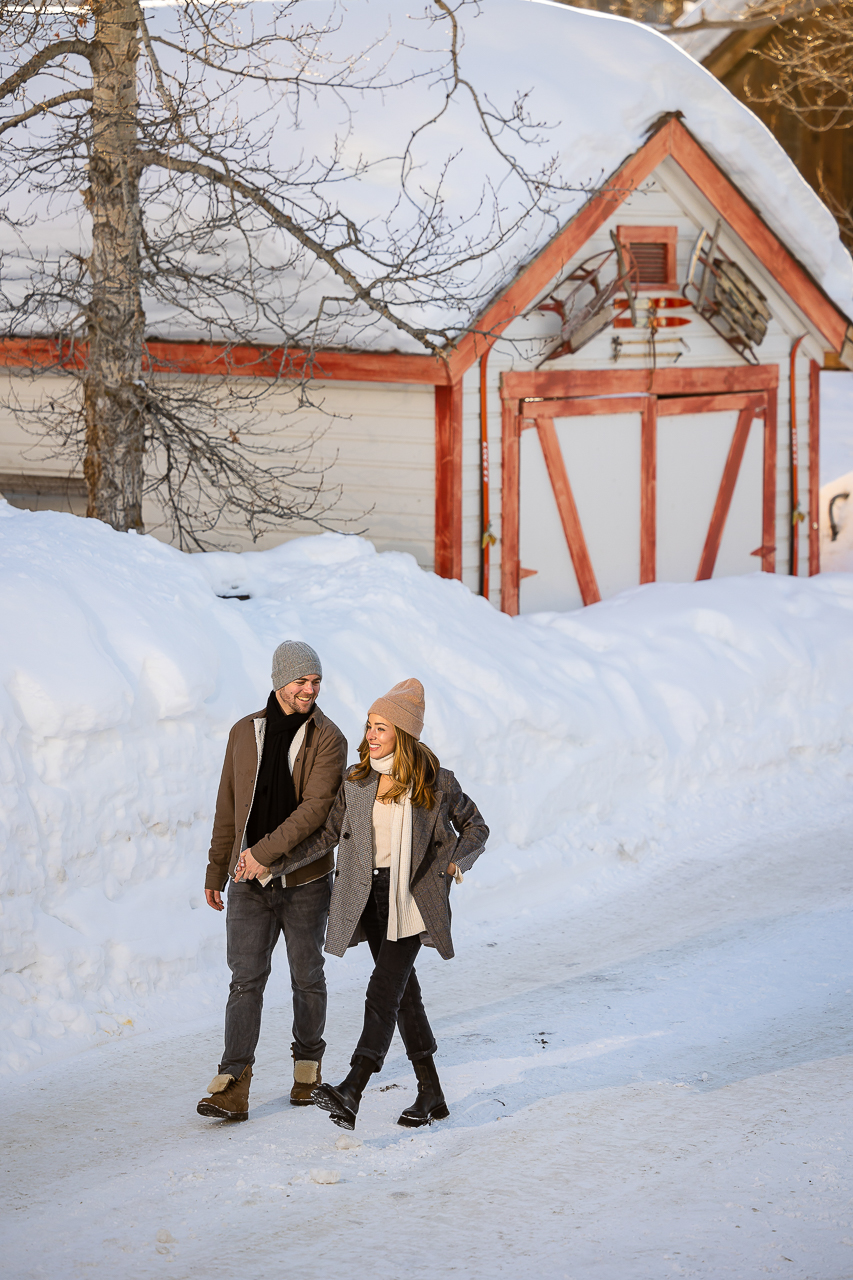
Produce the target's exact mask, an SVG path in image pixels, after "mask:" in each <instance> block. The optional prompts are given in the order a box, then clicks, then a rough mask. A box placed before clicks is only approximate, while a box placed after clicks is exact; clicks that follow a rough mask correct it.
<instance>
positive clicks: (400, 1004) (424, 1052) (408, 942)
mask: <svg viewBox="0 0 853 1280" xmlns="http://www.w3.org/2000/svg"><path fill="white" fill-rule="evenodd" d="M390 888H391V875H390V872H389V871H387V870H384V869H383V870H380V871H374V873H373V884H372V886H371V894H370V897H369V898H368V899H367V905H366V907H365V908H364V911H363V912H362V915H361V927H362V929H363V930H364V932H365V935H366V937H367V943H368V946H369V947H370V951H371V954H372V956H373V960H374V968H373V973H372V974H371V975H370V981H369V982H368V984H367V994H366V996H365V998H364V1027H363V1029H362V1032H361V1038H360V1039H359V1042H358V1045H357V1046H356V1050H355V1053H354V1054H353V1058H356V1057H357V1056H361V1057H362V1058H371V1059H372V1061H373V1062H375V1063H376V1067H375V1070H376V1071H381V1070H382V1064H383V1063H384V1061H385V1055H386V1053H387V1052H388V1049H389V1048H390V1045H391V1039H392V1037H393V1035H394V1027H395V1025H396V1026H397V1027H399V1029H400V1036H401V1037H402V1040H403V1044H404V1045H405V1046H406V1053H407V1054H408V1057H409V1059H410V1060H411V1061H412V1062H417V1061H418V1060H419V1059H420V1058H429V1057H431V1056H432V1054H434V1053H435V1050H436V1043H435V1036H434V1035H433V1034H432V1028H431V1027H430V1025H429V1019H428V1018H427V1016H426V1009H424V1002H423V1000H422V998H421V987H420V983H419V982H418V976H417V974H416V973H415V960H416V958H417V954H418V952H419V951H420V949H421V942H420V938H419V937H418V935H417V934H415V935H414V936H413V937H411V938H401V939H400V940H399V942H389V941H388V937H387V934H388V896H389V891H390Z"/></svg>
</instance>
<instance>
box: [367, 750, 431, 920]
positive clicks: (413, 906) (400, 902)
mask: <svg viewBox="0 0 853 1280" xmlns="http://www.w3.org/2000/svg"><path fill="white" fill-rule="evenodd" d="M393 763H394V755H393V752H392V754H391V755H387V756H385V757H384V758H383V759H382V760H374V759H373V757H372V756H371V757H370V767H371V769H375V770H376V772H377V773H384V774H390V773H391V766H392V765H393ZM379 803H381V801H380V802H379ZM411 878H412V789H411V787H410V788H409V790H408V791H407V792H406V794H405V795H404V796H403V797H402V801H401V802H400V803H395V804H394V806H393V814H392V819H391V885H390V892H389V894H388V934H387V937H388V941H389V942H397V941H398V940H399V939H400V938H410V937H411V936H412V935H413V934H415V933H423V932H424V930H425V928H426V926H425V925H424V922H423V919H422V917H421V913H420V911H418V907H417V903H416V902H415V900H414V898H413V897H412V895H411V892H410V890H409V881H410V880H411Z"/></svg>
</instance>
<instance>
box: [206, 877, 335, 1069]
mask: <svg viewBox="0 0 853 1280" xmlns="http://www.w3.org/2000/svg"><path fill="white" fill-rule="evenodd" d="M331 881H332V878H331V876H323V878H322V880H314V881H313V882H312V883H311V884H302V885H299V886H298V887H297V888H295V889H285V888H284V886H283V885H282V882H281V879H280V877H278V876H277V877H276V878H275V880H273V881H271V882H270V884H268V885H267V886H266V888H264V887H263V886H261V885H260V884H258V882H257V880H244V881H240V883H239V884H237V883H236V882H235V881H233V880H232V881H230V883H229V885H228V899H227V912H226V929H225V931H226V936H227V940H228V968H229V969H230V970H231V987H230V991H229V994H228V1004H227V1006H226V1009H225V1052H224V1054H223V1056H222V1061H221V1063H220V1064H219V1070H220V1071H223V1072H226V1071H227V1072H231V1074H232V1075H236V1076H239V1075H240V1073H241V1071H242V1070H243V1068H244V1067H245V1066H247V1065H248V1064H249V1063H250V1062H254V1061H255V1047H256V1045H257V1043H258V1036H259V1035H260V1033H261V1010H262V1009H263V1005H264V987H265V986H266V985H267V978H268V977H269V976H270V971H271V969H272V953H273V950H274V949H275V945H276V943H277V942H278V939H279V935H280V934H281V933H284V944H285V946H286V948H287V961H288V964H289V965H290V984H291V987H292V988H293V1044H294V1048H295V1051H296V1056H297V1058H303V1059H311V1060H312V1061H315V1062H316V1061H318V1060H319V1059H320V1058H322V1056H323V1051H324V1049H325V1048H326V1042H325V1040H324V1039H323V1030H324V1028H325V1025H326V978H325V975H324V973H323V940H324V938H325V936H326V921H327V919H328V916H329V897H330V895H331Z"/></svg>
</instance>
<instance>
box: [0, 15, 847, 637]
mask: <svg viewBox="0 0 853 1280" xmlns="http://www.w3.org/2000/svg"><path fill="white" fill-rule="evenodd" d="M523 2H524V0H505V3H504V7H507V5H508V4H511V3H514V4H515V6H516V8H519V7H520V4H521V3H523ZM531 7H532V8H536V9H538V10H545V12H546V13H547V15H548V17H547V21H548V22H550V23H552V24H558V23H569V24H571V23H577V22H580V21H583V22H585V23H589V22H590V21H592V22H599V23H601V24H603V25H602V27H601V30H602V31H603V32H604V33H605V34H606V32H607V26H606V24H607V23H608V22H610V21H615V20H610V19H608V18H606V17H603V16H602V15H597V14H595V15H593V14H587V13H583V14H581V13H578V12H577V11H574V10H567V9H564V8H562V7H560V6H546V5H541V6H539V5H537V6H531ZM625 26H628V27H633V24H622V27H625ZM634 29H635V30H636V31H637V33H638V35H637V39H638V40H639V41H641V42H642V41H648V40H649V39H655V40H657V39H658V37H655V36H653V33H650V32H648V31H647V30H646V29H643V28H639V27H637V28H634ZM667 57H670V58H673V59H681V60H683V61H684V62H685V63H689V62H690V60H689V59H688V58H687V57H686V55H684V54H681V53H680V52H679V51H678V50H676V49H675V48H674V47H672V46H670V51H668V52H667ZM694 73H695V74H696V75H699V76H705V73H704V72H702V71H701V69H699V68H697V67H694V66H693V64H691V73H690V74H691V75H693V74H694ZM688 79H689V77H688ZM706 79H707V82H708V84H707V85H706V84H705V83H704V82H702V84H701V87H702V92H703V93H706V94H710V95H711V98H712V99H713V100H719V101H720V102H721V103H722V104H723V105H724V106H725V105H726V103H725V102H724V99H729V95H728V94H727V91H726V90H725V89H724V88H723V87H722V86H721V85H719V84H718V83H717V82H715V81H713V80H712V79H711V77H706ZM709 86H712V87H709ZM673 94H674V95H675V98H676V100H677V108H678V109H677V110H670V111H667V112H665V113H663V114H661V115H659V116H658V117H657V118H656V119H654V120H650V121H648V122H647V126H648V128H647V136H646V139H645V141H643V142H641V144H640V145H639V146H638V147H635V148H634V149H633V151H631V152H630V153H629V152H622V153H621V154H622V163H621V164H620V165H619V166H618V167H617V168H616V169H615V171H613V172H611V173H610V176H609V178H608V179H607V180H606V181H605V182H604V183H602V184H601V185H600V186H599V189H598V191H597V193H596V194H595V195H593V196H592V197H590V198H589V199H586V200H585V202H583V203H582V204H580V207H579V208H578V209H577V211H576V212H575V213H574V215H573V216H571V217H569V218H568V219H567V221H566V223H565V225H564V226H563V227H562V228H561V229H560V230H559V231H558V233H557V234H556V235H555V236H554V237H553V238H552V239H551V240H550V241H549V242H548V243H546V244H543V245H539V246H534V247H533V251H532V252H531V253H529V254H527V255H526V257H525V259H524V261H523V262H522V263H520V264H519V265H518V267H517V268H516V269H514V270H513V271H512V272H507V273H505V274H506V276H507V278H506V279H505V281H504V284H503V286H502V287H501V288H500V289H499V290H497V291H496V293H495V296H494V298H493V300H492V302H491V304H490V305H489V306H488V308H487V309H486V310H485V311H484V313H483V314H482V315H481V316H480V317H479V319H478V321H477V322H476V324H474V325H473V326H472V327H471V329H470V331H469V332H467V333H466V334H465V335H464V336H463V337H462V338H461V339H460V340H459V341H458V342H457V343H456V345H455V346H454V348H453V349H452V350H450V351H448V353H447V359H446V360H445V361H440V360H436V359H435V358H433V357H432V356H430V355H425V354H419V353H418V352H417V351H415V350H408V351H386V352H383V351H379V350H375V349H373V350H370V351H367V350H364V351H359V350H346V351H344V350H338V351H334V350H330V351H327V352H324V353H322V354H321V356H320V360H319V365H320V369H319V370H318V373H317V381H316V386H315V392H314V394H315V397H316V398H318V399H320V400H321V401H322V405H323V407H322V410H315V411H305V412H303V413H302V414H301V415H299V421H300V423H301V427H300V429H301V430H303V431H304V432H305V433H306V434H307V433H310V432H311V431H312V430H315V429H316V428H317V427H318V426H319V427H320V428H321V430H322V431H323V432H324V434H323V435H322V438H321V439H320V440H319V441H318V443H317V444H316V445H315V447H314V455H313V456H314V459H315V461H316V462H317V463H318V464H322V463H323V462H324V461H325V462H328V463H329V464H330V471H329V476H328V480H329V483H330V484H332V485H334V484H340V485H341V486H342V490H343V496H342V500H341V502H340V503H339V505H338V508H337V514H338V515H339V516H346V517H350V518H352V519H353V520H355V521H356V522H359V521H360V527H361V528H362V529H363V531H364V532H365V534H366V536H368V537H370V538H371V540H372V541H373V542H374V543H375V544H376V545H377V547H378V548H379V549H381V550H385V549H396V550H401V551H408V552H411V553H412V554H413V555H414V556H415V557H416V559H417V560H418V562H419V563H420V564H421V565H422V566H423V567H424V568H425V569H434V570H435V571H436V572H437V573H439V574H441V575H443V576H446V577H452V578H460V579H461V580H462V581H463V582H465V583H466V584H467V585H468V586H469V587H470V588H471V589H472V590H475V591H477V590H482V591H483V592H484V594H487V595H488V597H489V599H490V600H491V601H492V602H493V603H494V604H495V605H496V606H498V607H500V608H502V609H504V610H505V611H507V612H509V613H516V612H530V611H540V610H564V609H572V608H576V607H579V606H580V605H582V604H588V603H592V602H594V601H595V600H597V599H600V598H606V597H608V596H611V595H613V594H614V593H616V592H619V591H621V590H624V589H625V588H628V587H632V586H636V585H638V584H640V583H644V582H650V581H655V580H665V581H676V582H678V581H689V580H693V579H695V578H697V577H710V576H712V575H717V576H719V575H726V574H743V573H749V572H752V571H755V570H756V569H758V568H761V569H764V570H765V571H767V572H777V573H787V572H794V573H798V574H808V573H814V572H816V571H817V570H818V568H819V528H818V522H819V509H818V490H817V481H818V469H817V457H818V448H819V393H818V386H819V380H818V372H819V370H820V369H821V368H822V367H824V365H825V364H826V362H827V361H833V362H835V363H836V364H837V363H838V362H839V361H840V362H842V363H843V364H846V365H849V366H851V367H853V355H852V354H851V353H853V343H851V341H850V337H849V336H848V331H849V320H848V315H847V311H849V310H850V308H849V306H848V307H845V306H844V305H843V297H844V296H846V294H845V293H844V288H845V287H846V286H844V285H843V284H842V286H840V287H839V288H838V289H835V290H834V296H830V292H829V289H828V286H827V279H828V278H829V277H828V270H829V268H827V272H825V273H824V274H823V276H822V277H821V273H820V272H819V271H817V270H816V269H815V268H814V266H813V265H812V264H810V263H809V261H807V260H806V259H807V257H808V255H807V254H806V252H805V251H804V248H803V245H804V243H805V242H806V241H805V240H804V232H803V226H804V225H806V224H807V222H808V217H806V218H805V222H804V217H803V216H802V211H800V213H799V214H798V215H797V217H796V218H795V217H794V216H793V209H792V225H793V226H794V233H792V235H791V236H790V237H789V236H787V235H786V233H785V229H784V224H785V217H784V213H783V212H781V211H780V210H778V209H776V210H775V211H774V210H773V208H772V204H773V201H774V200H776V201H778V200H779V199H780V198H781V196H783V195H784V193H785V190H786V188H785V181H787V179H785V174H786V172H787V171H786V169H785V166H786V165H787V166H788V168H789V170H790V184H791V185H790V190H791V191H792V192H794V194H795V195H796V198H797V199H798V200H801V201H805V202H806V203H805V205H804V207H805V208H806V212H807V214H808V210H809V209H813V211H814V227H815V229H816V234H830V235H831V234H832V233H831V231H828V230H827V228H829V227H831V225H832V224H831V222H830V220H829V217H828V215H826V211H825V210H823V209H822V207H821V206H820V204H819V201H818V200H817V198H816V197H815V196H814V195H813V194H812V193H810V192H809V193H808V195H807V196H805V195H803V194H802V192H800V191H799V189H798V188H797V187H796V185H795V184H797V183H801V180H800V179H799V177H798V175H796V171H795V170H794V169H793V166H792V165H790V162H788V161H787V159H786V158H785V157H784V156H782V154H781V152H779V155H778V156H777V155H776V154H775V152H774V154H773V157H772V159H773V166H775V167H774V172H775V173H776V174H777V175H778V174H779V173H781V174H782V179H781V180H779V181H777V184H776V187H775V188H773V189H770V190H768V194H767V200H766V201H765V202H764V203H762V202H761V201H759V200H757V199H756V197H755V191H756V189H757V187H759V186H760V182H761V181H762V180H763V176H764V175H763V171H762V172H761V173H759V172H758V169H756V174H755V175H753V177H754V178H755V181H754V182H753V181H752V180H751V178H750V174H749V158H750V152H749V148H746V149H744V148H743V147H741V148H740V150H739V151H738V154H737V164H736V165H733V166H732V168H733V169H734V170H735V172H730V171H729V167H728V166H727V165H726V163H725V155H724V152H725V148H724V147H723V148H720V147H715V148H713V151H714V154H712V153H711V149H709V147H708V146H706V145H705V143H704V142H703V139H702V137H700V136H697V133H694V132H693V131H692V130H691V128H690V123H691V101H690V95H689V92H687V91H682V96H681V97H680V98H679V97H678V92H677V91H675V90H674V91H673ZM673 94H670V100H672V98H673ZM731 101H733V100H731ZM736 105H737V104H736ZM726 109H727V110H728V109H729V108H728V106H726ZM737 111H738V112H740V113H742V116H743V118H744V119H746V118H748V117H749V113H748V112H747V111H746V110H745V108H742V107H740V106H739V105H737ZM682 112H683V113H684V116H685V119H684V121H683V122H682V119H681V118H679V117H680V116H681V113H682ZM706 117H707V111H706V112H705V116H704V117H703V118H706ZM750 121H751V123H750V127H751V128H753V132H754V133H755V130H761V129H762V127H761V126H760V125H758V124H757V122H755V121H754V120H752V118H750ZM701 132H702V131H701V130H699V131H698V133H701ZM626 136H628V134H627V133H626ZM755 137H757V138H758V139H759V143H760V138H761V135H759V134H758V133H755ZM766 138H767V142H766V145H767V147H768V148H776V144H775V142H773V140H772V138H770V135H769V134H768V135H766ZM732 145H733V146H734V144H732ZM752 145H753V151H754V153H755V154H759V153H760V145H758V144H756V143H755V141H754V139H753V143H752ZM761 145H763V144H761ZM756 147H757V150H756ZM776 150H777V151H778V148H776ZM780 157H781V158H780ZM759 168H760V166H759ZM750 184H751V185H750ZM802 185H803V186H804V184H802ZM809 201H811V202H812V203H811V204H808V202H809ZM807 229H808V228H807V226H806V230H807ZM617 246H618V248H617ZM836 249H838V250H839V251H840V246H837V245H836V246H835V249H834V250H833V252H834V253H835V258H834V261H835V262H836V263H837V262H838V261H839V257H838V252H836ZM819 256H820V255H818V257H819ZM829 256H831V255H829ZM823 257H824V259H827V255H826V254H824V255H823ZM848 265H849V263H848ZM840 299H841V300H840ZM543 307H544V309H543ZM733 308H734V309H733ZM585 317H586V320H587V323H586V325H585V326H584V325H582V324H581V322H582V321H583V320H584V318H585ZM590 333H592V336H591V337H589V336H588V335H589V334H590ZM584 339H587V340H584ZM25 346H26V344H23V343H21V342H18V345H17V346H16V345H15V342H13V341H11V340H7V341H6V342H5V343H4V344H3V347H2V352H3V355H2V358H3V362H4V364H5V365H6V376H7V377H8V378H9V379H10V382H11V383H12V384H15V385H17V384H18V383H19V382H20V387H19V394H20V397H21V398H22V399H27V397H29V398H30V399H31V398H32V396H33V395H36V396H38V395H42V396H44V395H50V394H51V386H50V379H48V378H46V377H45V378H43V379H41V380H37V381H36V382H35V383H33V382H32V381H26V382H25V380H24V378H23V377H22V375H21V374H20V373H18V372H16V364H18V366H19V367H20V366H23V365H24V364H25V363H27V362H28V361H29V358H30V355H31V351H27V350H25ZM151 356H152V361H154V362H155V365H156V361H157V360H158V358H159V359H161V360H162V361H163V362H164V363H165V362H167V363H168V365H169V367H170V369H172V370H176V369H177V370H178V371H179V372H178V373H174V372H173V373H171V374H170V375H169V376H180V377H185V378H188V379H192V378H204V377H206V376H210V375H211V374H213V373H215V372H221V371H222V369H223V367H224V366H223V356H222V349H221V348H216V347H214V346H210V345H206V344H203V343H194V344H189V343H184V344H181V343H179V342H177V341H176V342H170V341H163V342H161V343H154V344H152V345H151ZM263 360H264V352H263V348H262V347H260V346H259V347H258V348H255V349H245V350H243V351H241V350H237V351H231V352H230V353H229V355H228V363H227V371H228V373H229V375H230V376H233V377H234V378H240V377H257V376H258V374H259V372H261V373H262V372H263V371H264V367H265V366H264V363H263ZM274 367H275V357H274V353H273V354H271V356H270V359H269V369H270V372H271V373H272V370H273V369H274ZM164 376H165V375H164ZM294 394H295V393H294V392H293V391H292V390H291V389H290V388H288V387H287V386H284V385H281V386H279V387H277V388H276V390H275V391H274V393H273V394H272V396H271V397H270V399H269V401H268V410H269V418H268V424H267V425H268V428H269V429H270V431H271V432H272V434H273V435H275V434H276V429H277V425H276V424H277V419H278V418H280V421H281V426H282V431H283V430H284V429H285V424H286V426H287V430H288V431H289V432H290V433H291V434H292V432H293V421H292V418H291V417H290V413H291V410H292V399H293V395H294ZM235 426H236V427H237V428H238V429H239V417H238V416H235ZM0 473H2V474H3V477H4V480H3V482H2V483H3V486H4V488H5V489H6V491H7V493H9V494H10V495H11V494H12V493H18V494H19V495H23V496H19V497H18V498H17V499H16V498H14V497H13V498H12V500H18V501H28V499H27V496H26V494H27V492H29V493H30V498H29V501H30V504H32V494H33V493H35V491H36V489H37V486H38V483H41V484H42V487H43V488H45V489H49V488H50V487H51V485H53V486H54V488H56V487H57V486H58V487H60V488H61V487H62V484H63V483H64V479H63V476H65V475H67V469H66V470H65V471H63V469H62V468H61V467H58V465H57V462H56V459H51V458H49V457H48V456H47V455H46V453H45V452H44V451H43V450H40V447H39V446H36V445H34V444H33V442H32V441H31V440H30V439H28V438H27V437H25V436H24V435H23V434H22V429H21V427H20V426H19V425H17V424H16V423H15V422H14V421H13V419H12V418H11V417H6V418H4V420H3V421H2V423H0ZM39 477H41V481H39ZM16 478H17V480H16ZM13 482H16V483H17V484H18V489H17V490H15V489H14V483H13ZM27 486H29V490H28V488H27ZM42 501H46V502H50V504H51V505H56V501H57V499H56V495H55V494H54V495H53V496H52V497H50V496H48V497H47V498H45V499H42ZM76 501H78V502H79V498H78V499H76ZM364 513H367V514H364ZM146 521H147V524H148V526H149V527H150V528H152V531H156V525H157V513H156V512H155V511H151V512H149V513H146ZM309 531H310V529H309V528H307V527H302V528H300V527H298V526H297V527H291V528H288V529H287V530H283V531H282V533H281V535H280V536H279V537H276V536H274V535H270V536H269V537H268V538H267V539H266V540H265V541H264V542H262V543H261V544H260V545H261V546H263V545H270V543H272V542H276V541H280V540H282V538H285V537H291V536H294V535H296V534H300V533H304V532H309ZM232 533H233V538H234V545H240V540H241V538H243V537H244V534H243V531H242V530H240V529H234V530H233V531H232Z"/></svg>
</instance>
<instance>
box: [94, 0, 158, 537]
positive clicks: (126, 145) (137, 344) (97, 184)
mask: <svg viewBox="0 0 853 1280" xmlns="http://www.w3.org/2000/svg"><path fill="white" fill-rule="evenodd" d="M92 10H93V16H94V18H95V42H94V43H95V52H94V57H93V59H92V64H93V65H92V70H93V81H92V87H93V102H92V150H91V155H90V160H89V186H88V188H87V190H86V192H85V200H86V206H87V208H88V210H89V212H90V214H91V217H92V253H91V257H90V259H89V273H90V276H91V301H90V305H89V314H88V324H87V329H88V341H89V354H88V361H87V369H86V372H85V375H84V379H83V403H84V413H85V419H86V458H85V462H84V465H83V471H84V474H85V476H86V483H87V485H88V489H89V506H88V510H87V512H86V514H87V515H89V516H94V517H96V518H97V519H98V520H104V521H105V522H106V523H107V524H111V525H112V526H113V528H114V529H122V530H126V529H141V528H142V475H143V468H142V464H143V451H144V418H143V412H142V406H143V403H144V388H143V383H142V343H143V336H144V323H145V316H144V312H143V309H142V298H141V293H140V281H139V257H138V255H139V243H140V211H139V169H138V165H137V163H136V158H135V157H136V144H137V109H138V97H137V84H136V60H137V56H138V52H139V39H138V18H137V15H138V10H137V8H136V6H135V4H134V3H133V0H95V3H94V4H93V5H92Z"/></svg>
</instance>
